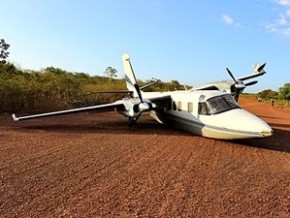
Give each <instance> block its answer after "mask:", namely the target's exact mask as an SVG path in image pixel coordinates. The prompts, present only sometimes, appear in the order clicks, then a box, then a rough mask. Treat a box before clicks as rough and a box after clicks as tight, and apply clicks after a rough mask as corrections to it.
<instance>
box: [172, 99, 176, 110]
mask: <svg viewBox="0 0 290 218" xmlns="http://www.w3.org/2000/svg"><path fill="white" fill-rule="evenodd" d="M172 108H173V110H175V111H176V103H175V101H173V102H172Z"/></svg>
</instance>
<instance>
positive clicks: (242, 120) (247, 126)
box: [232, 109, 273, 137]
mask: <svg viewBox="0 0 290 218" xmlns="http://www.w3.org/2000/svg"><path fill="white" fill-rule="evenodd" d="M232 112H235V113H237V114H234V117H236V118H234V119H235V120H236V124H237V128H238V129H240V130H241V131H248V132H256V133H259V134H260V137H268V136H271V135H273V130H272V128H271V127H270V126H269V125H268V124H267V123H266V122H265V121H264V120H262V119H261V118H259V117H257V116H255V115H254V114H251V113H249V112H248V111H245V110H243V109H239V110H233V111H232Z"/></svg>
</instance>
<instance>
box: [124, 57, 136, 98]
mask: <svg viewBox="0 0 290 218" xmlns="http://www.w3.org/2000/svg"><path fill="white" fill-rule="evenodd" d="M122 62H123V68H124V72H125V79H126V85H127V89H128V90H129V91H132V92H133V93H134V96H137V95H138V93H137V91H136V88H135V86H136V85H137V79H136V77H135V74H134V71H133V68H132V65H131V62H130V57H129V54H128V53H125V54H123V56H122Z"/></svg>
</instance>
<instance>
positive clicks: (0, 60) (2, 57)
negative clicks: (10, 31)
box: [0, 39, 10, 64]
mask: <svg viewBox="0 0 290 218" xmlns="http://www.w3.org/2000/svg"><path fill="white" fill-rule="evenodd" d="M9 47H10V45H9V44H8V43H6V42H5V40H4V39H0V64H5V63H6V58H7V57H8V55H9V52H8V51H7V50H8V48H9Z"/></svg>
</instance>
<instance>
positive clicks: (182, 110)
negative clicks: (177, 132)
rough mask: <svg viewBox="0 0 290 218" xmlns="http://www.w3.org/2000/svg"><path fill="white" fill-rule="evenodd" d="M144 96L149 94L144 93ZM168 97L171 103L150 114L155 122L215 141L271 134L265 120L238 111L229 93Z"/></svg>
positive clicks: (176, 94)
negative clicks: (170, 98) (214, 139)
mask: <svg viewBox="0 0 290 218" xmlns="http://www.w3.org/2000/svg"><path fill="white" fill-rule="evenodd" d="M163 94H164V95H168V92H167V93H166V92H164V93H163ZM147 95H149V96H150V93H144V96H147ZM151 95H152V94H151ZM170 95H171V97H172V101H170V102H168V104H167V105H166V106H165V107H164V108H163V109H160V110H156V111H151V112H150V115H151V116H152V117H153V118H154V119H156V120H157V121H158V122H160V123H163V124H165V125H167V126H172V127H176V128H179V129H183V130H185V131H188V132H191V133H193V134H196V135H201V136H204V137H209V138H216V139H245V138H262V137H267V136H270V135H272V133H273V131H272V129H271V127H270V126H269V125H268V124H267V123H266V122H265V121H263V120H262V119H260V118H258V117H257V116H255V115H254V114H251V113H249V112H248V111H246V110H244V109H242V108H240V107H239V106H238V104H237V103H236V102H235V101H234V100H233V99H232V97H231V96H230V95H229V94H226V93H223V92H220V91H206V92H205V91H187V92H186V91H176V92H170ZM149 96H148V97H149ZM228 102H229V103H228ZM227 104H230V105H231V104H232V105H231V106H229V105H227ZM203 107H204V108H203ZM206 107H209V108H206Z"/></svg>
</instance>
